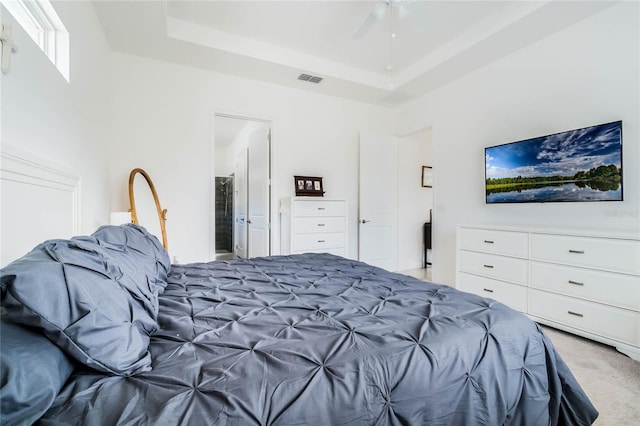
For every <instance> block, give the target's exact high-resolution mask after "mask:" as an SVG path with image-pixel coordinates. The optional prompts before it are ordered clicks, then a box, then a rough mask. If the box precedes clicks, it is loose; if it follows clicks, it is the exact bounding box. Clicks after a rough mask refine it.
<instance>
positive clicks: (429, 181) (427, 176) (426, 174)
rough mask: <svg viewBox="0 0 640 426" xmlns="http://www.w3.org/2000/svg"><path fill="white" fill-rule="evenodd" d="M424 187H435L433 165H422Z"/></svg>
mask: <svg viewBox="0 0 640 426" xmlns="http://www.w3.org/2000/svg"><path fill="white" fill-rule="evenodd" d="M422 187H423V188H431V187H433V168H431V166H422Z"/></svg>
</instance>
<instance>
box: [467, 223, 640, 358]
mask: <svg viewBox="0 0 640 426" xmlns="http://www.w3.org/2000/svg"><path fill="white" fill-rule="evenodd" d="M457 247H458V250H457V277H456V287H457V288H458V289H460V290H463V291H468V292H470V293H475V294H478V295H480V296H484V297H489V298H492V299H495V300H498V301H499V302H502V303H504V304H506V305H508V306H511V307H512V308H514V309H517V310H519V311H521V312H524V313H526V314H528V315H529V316H530V317H531V318H532V319H534V320H535V321H537V322H540V323H542V324H547V325H550V326H552V327H556V328H559V329H562V330H565V331H568V332H571V333H574V334H578V335H581V336H584V337H587V338H590V339H593V340H596V341H599V342H602V343H606V344H608V345H612V346H615V347H616V348H617V349H618V350H619V351H620V352H623V353H625V354H627V355H629V356H630V357H631V358H633V359H635V360H638V361H640V239H639V238H638V237H633V236H626V235H598V234H595V233H590V232H582V233H581V232H567V231H556V230H533V229H521V228H502V227H484V226H460V227H459V228H458V244H457Z"/></svg>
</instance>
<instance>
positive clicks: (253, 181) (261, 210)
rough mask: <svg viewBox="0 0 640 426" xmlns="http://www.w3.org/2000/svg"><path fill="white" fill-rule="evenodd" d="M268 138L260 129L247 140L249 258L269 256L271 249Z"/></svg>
mask: <svg viewBox="0 0 640 426" xmlns="http://www.w3.org/2000/svg"><path fill="white" fill-rule="evenodd" d="M270 144H271V141H270V134H269V126H268V125H266V124H265V125H264V126H260V127H259V128H258V129H257V130H256V131H255V132H253V133H252V134H251V135H250V136H249V172H248V179H249V182H248V185H247V187H248V205H247V207H248V218H249V220H248V221H247V225H248V226H247V232H248V238H249V241H248V246H249V247H248V248H249V257H257V256H268V255H269V245H270V238H269V237H270V232H269V231H270V223H269V210H270V205H269V200H270V198H271V197H270V187H271V184H270V166H269V164H270V162H269V151H270Z"/></svg>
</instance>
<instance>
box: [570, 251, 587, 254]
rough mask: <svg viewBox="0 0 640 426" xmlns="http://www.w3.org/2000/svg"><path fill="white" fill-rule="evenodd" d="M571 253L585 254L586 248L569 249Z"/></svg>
mask: <svg viewBox="0 0 640 426" xmlns="http://www.w3.org/2000/svg"><path fill="white" fill-rule="evenodd" d="M569 253H575V254H584V250H569Z"/></svg>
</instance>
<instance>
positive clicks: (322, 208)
mask: <svg viewBox="0 0 640 426" xmlns="http://www.w3.org/2000/svg"><path fill="white" fill-rule="evenodd" d="M318 210H326V208H325V207H318Z"/></svg>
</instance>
